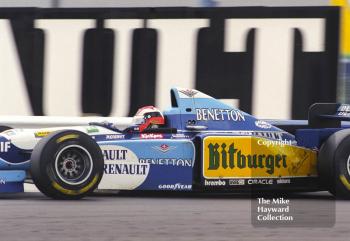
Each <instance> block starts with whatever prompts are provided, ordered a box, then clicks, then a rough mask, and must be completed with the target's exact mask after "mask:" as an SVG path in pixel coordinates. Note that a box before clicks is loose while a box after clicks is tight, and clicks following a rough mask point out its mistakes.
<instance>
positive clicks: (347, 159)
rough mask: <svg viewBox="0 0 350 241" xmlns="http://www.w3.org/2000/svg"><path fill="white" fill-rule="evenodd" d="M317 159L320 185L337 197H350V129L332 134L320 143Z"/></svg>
mask: <svg viewBox="0 0 350 241" xmlns="http://www.w3.org/2000/svg"><path fill="white" fill-rule="evenodd" d="M318 159H319V161H318V172H319V176H320V180H321V183H322V186H323V187H325V188H326V189H327V190H328V191H329V192H331V193H332V194H333V195H334V196H336V197H337V198H341V199H350V130H349V129H346V130H341V131H338V132H336V133H334V134H332V135H331V136H330V137H329V138H328V139H327V141H326V142H325V143H324V144H323V145H322V147H321V149H320V152H319V158H318Z"/></svg>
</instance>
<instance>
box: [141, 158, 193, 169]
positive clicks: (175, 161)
mask: <svg viewBox="0 0 350 241" xmlns="http://www.w3.org/2000/svg"><path fill="white" fill-rule="evenodd" d="M139 162H140V163H149V164H153V165H165V166H183V167H192V166H193V160H191V159H179V158H140V159H139Z"/></svg>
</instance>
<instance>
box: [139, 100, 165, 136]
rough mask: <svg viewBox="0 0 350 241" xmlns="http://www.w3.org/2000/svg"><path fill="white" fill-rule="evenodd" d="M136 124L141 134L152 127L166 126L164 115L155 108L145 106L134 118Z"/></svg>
mask: <svg viewBox="0 0 350 241" xmlns="http://www.w3.org/2000/svg"><path fill="white" fill-rule="evenodd" d="M134 122H135V124H138V125H139V128H140V132H143V130H145V129H146V128H149V127H151V126H152V125H164V124H165V119H164V116H163V114H162V113H161V112H160V111H159V110H158V109H157V108H156V107H154V106H145V107H142V108H140V109H139V110H138V111H137V112H136V114H135V116H134Z"/></svg>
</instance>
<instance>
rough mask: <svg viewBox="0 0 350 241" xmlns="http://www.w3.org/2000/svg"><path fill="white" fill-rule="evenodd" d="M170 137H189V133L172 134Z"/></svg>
mask: <svg viewBox="0 0 350 241" xmlns="http://www.w3.org/2000/svg"><path fill="white" fill-rule="evenodd" d="M171 137H172V138H190V136H189V135H185V134H172V135H171Z"/></svg>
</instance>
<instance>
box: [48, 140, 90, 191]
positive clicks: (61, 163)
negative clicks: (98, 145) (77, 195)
mask: <svg viewBox="0 0 350 241" xmlns="http://www.w3.org/2000/svg"><path fill="white" fill-rule="evenodd" d="M92 169H93V162H92V158H91V155H90V153H89V152H88V151H87V150H86V149H85V148H84V147H82V146H79V145H69V146H65V147H64V148H62V149H61V150H60V151H59V152H58V154H57V155H56V159H55V172H56V174H57V176H58V178H59V179H60V180H61V181H63V182H64V183H66V184H69V185H79V184H81V183H83V182H85V181H86V180H87V179H88V178H89V177H90V174H91V172H92Z"/></svg>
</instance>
